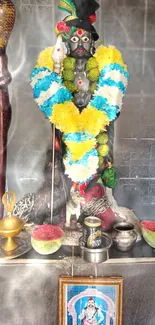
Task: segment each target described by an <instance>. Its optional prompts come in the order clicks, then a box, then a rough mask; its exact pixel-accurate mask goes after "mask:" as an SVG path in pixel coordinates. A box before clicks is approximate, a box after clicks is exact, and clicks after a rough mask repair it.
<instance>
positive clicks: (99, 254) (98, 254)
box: [79, 233, 112, 264]
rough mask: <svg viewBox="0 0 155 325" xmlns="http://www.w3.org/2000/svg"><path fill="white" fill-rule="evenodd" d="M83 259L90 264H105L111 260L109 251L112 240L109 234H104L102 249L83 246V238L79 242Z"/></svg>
mask: <svg viewBox="0 0 155 325" xmlns="http://www.w3.org/2000/svg"><path fill="white" fill-rule="evenodd" d="M79 245H80V251H81V257H82V258H83V259H84V260H85V261H87V262H90V263H96V264H97V263H103V262H105V261H106V260H107V259H108V258H109V249H110V247H111V245H112V239H111V237H110V236H108V235H107V234H105V233H103V234H102V247H101V248H87V247H84V246H83V245H82V237H81V238H80V240H79Z"/></svg>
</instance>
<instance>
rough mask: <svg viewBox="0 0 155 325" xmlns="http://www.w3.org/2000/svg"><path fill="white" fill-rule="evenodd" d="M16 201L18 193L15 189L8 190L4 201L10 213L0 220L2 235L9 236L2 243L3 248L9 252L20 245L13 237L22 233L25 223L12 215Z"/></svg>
mask: <svg viewBox="0 0 155 325" xmlns="http://www.w3.org/2000/svg"><path fill="white" fill-rule="evenodd" d="M15 202H16V195H15V193H14V192H13V191H8V192H6V193H5V194H4V195H3V197H2V203H3V204H4V207H5V210H6V211H7V212H8V214H9V215H8V216H6V217H4V218H3V219H1V220H0V236H2V237H4V238H7V239H6V241H5V242H4V244H3V245H2V249H3V250H5V251H7V252H10V251H13V250H15V249H16V248H17V247H18V245H17V243H16V241H15V240H14V239H13V238H14V237H15V236H17V235H18V234H19V233H20V231H21V230H22V228H23V225H24V222H23V220H21V219H20V218H18V217H15V216H13V215H12V211H13V208H14V205H15Z"/></svg>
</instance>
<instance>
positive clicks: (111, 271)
mask: <svg viewBox="0 0 155 325" xmlns="http://www.w3.org/2000/svg"><path fill="white" fill-rule="evenodd" d="M60 275H63V276H66V275H69V276H73V275H74V276H93V277H96V276H98V277H107V276H108V277H109V276H122V277H123V279H124V288H123V322H122V324H123V325H131V324H132V325H146V324H147V325H154V324H155V311H154V303H155V298H154V291H155V264H154V263H143V264H141V263H138V262H137V263H125V264H123V263H120V264H115V263H114V264H113V263H103V264H100V265H98V266H95V265H91V267H90V264H88V263H85V262H83V261H82V260H77V259H76V260H75V261H74V260H72V261H70V260H68V261H67V260H66V261H59V262H54V261H53V262H52V263H51V264H42V263H32V264H29V263H28V261H27V264H8V265H7V264H1V265H0V292H1V295H0V306H1V312H0V324H1V325H10V324H11V325H60V324H59V321H58V280H59V276H60ZM148 279H150V281H148Z"/></svg>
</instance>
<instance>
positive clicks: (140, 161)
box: [130, 158, 150, 167]
mask: <svg viewBox="0 0 155 325" xmlns="http://www.w3.org/2000/svg"><path fill="white" fill-rule="evenodd" d="M130 164H131V166H139V167H141V166H143V167H144V166H147V165H148V164H150V160H148V159H144V158H141V159H134V158H131V159H130Z"/></svg>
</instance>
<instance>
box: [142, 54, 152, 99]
mask: <svg viewBox="0 0 155 325" xmlns="http://www.w3.org/2000/svg"><path fill="white" fill-rule="evenodd" d="M154 56H155V52H154V51H151V50H150V51H149V50H146V51H145V66H144V78H143V91H144V94H146V95H154V89H155V60H154Z"/></svg>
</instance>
